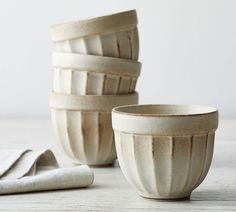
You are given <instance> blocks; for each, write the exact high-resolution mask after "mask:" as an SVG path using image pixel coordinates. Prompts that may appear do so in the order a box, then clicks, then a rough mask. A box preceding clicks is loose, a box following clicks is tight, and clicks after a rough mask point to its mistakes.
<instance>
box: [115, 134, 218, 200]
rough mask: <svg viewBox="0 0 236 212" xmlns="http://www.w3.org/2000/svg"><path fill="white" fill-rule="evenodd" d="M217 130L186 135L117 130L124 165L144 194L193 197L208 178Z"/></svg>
mask: <svg viewBox="0 0 236 212" xmlns="http://www.w3.org/2000/svg"><path fill="white" fill-rule="evenodd" d="M214 135H215V131H211V132H208V133H203V134H196V135H184V136H153V135H138V134H132V133H124V132H120V131H116V130H115V144H116V151H117V156H118V160H119V164H120V167H121V169H122V172H123V173H124V175H125V177H126V178H127V180H128V181H129V182H130V183H131V184H133V185H134V186H135V187H136V188H137V190H138V193H139V194H140V195H141V196H144V197H148V198H157V199H178V198H186V197H189V196H190V194H191V192H192V190H193V189H195V188H196V187H197V186H198V185H200V183H201V182H202V181H203V180H204V178H205V177H206V175H207V172H208V170H209V168H210V164H211V161H212V156H213V147H214Z"/></svg>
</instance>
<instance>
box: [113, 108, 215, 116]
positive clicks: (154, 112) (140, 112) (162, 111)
mask: <svg viewBox="0 0 236 212" xmlns="http://www.w3.org/2000/svg"><path fill="white" fill-rule="evenodd" d="M113 111H114V112H118V113H124V114H127V115H136V116H193V115H202V114H209V113H214V112H216V111H217V109H216V108H213V107H209V106H203V105H129V106H121V107H117V108H114V110H113Z"/></svg>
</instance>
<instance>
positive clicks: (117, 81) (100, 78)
mask: <svg viewBox="0 0 236 212" xmlns="http://www.w3.org/2000/svg"><path fill="white" fill-rule="evenodd" d="M52 65H53V69H54V77H53V91H54V92H57V93H61V94H76V95H87V94H92V95H102V94H125V93H133V92H134V91H135V87H136V82H137V79H138V77H139V75H140V70H141V63H139V62H137V61H132V60H126V59H120V58H111V57H101V56H94V55H83V54H74V53H62V52H54V53H53V57H52Z"/></svg>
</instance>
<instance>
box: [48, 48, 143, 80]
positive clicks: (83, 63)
mask: <svg viewBox="0 0 236 212" xmlns="http://www.w3.org/2000/svg"><path fill="white" fill-rule="evenodd" d="M52 65H53V67H54V68H65V69H73V70H78V71H85V70H86V71H91V72H99V73H106V74H114V75H122V76H132V77H138V76H139V75H140V71H141V66H142V64H141V63H140V62H137V61H133V60H127V59H120V58H112V57H101V56H95V55H86V54H75V53H63V52H54V53H53V56H52Z"/></svg>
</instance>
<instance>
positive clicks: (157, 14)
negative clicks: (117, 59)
mask: <svg viewBox="0 0 236 212" xmlns="http://www.w3.org/2000/svg"><path fill="white" fill-rule="evenodd" d="M129 9H137V12H138V18H139V25H138V26H139V35H140V61H141V62H142V63H143V68H142V73H141V76H140V78H139V81H138V86H137V90H138V91H139V93H140V103H182V104H207V105H211V106H215V107H217V108H219V111H220V115H221V117H227V118H229V117H232V118H233V117H236V1H233V0H231V1H229V0H211V1H207V0H195V1H191V0H178V1H173V0H172V1H168V0H162V1H158V0H112V1H111V0H110V1H109V0H84V1H82V0H40V1H32V0H21V1H17V0H0V73H1V76H0V117H15V116H17V117H41V116H43V117H47V116H49V114H50V110H49V106H48V93H49V91H50V89H51V87H52V68H51V53H52V42H51V40H50V37H49V32H48V27H49V26H50V25H53V24H56V23H60V22H66V21H70V20H77V19H84V18H88V17H94V16H100V15H106V14H110V13H114V12H119V11H122V10H129Z"/></svg>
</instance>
